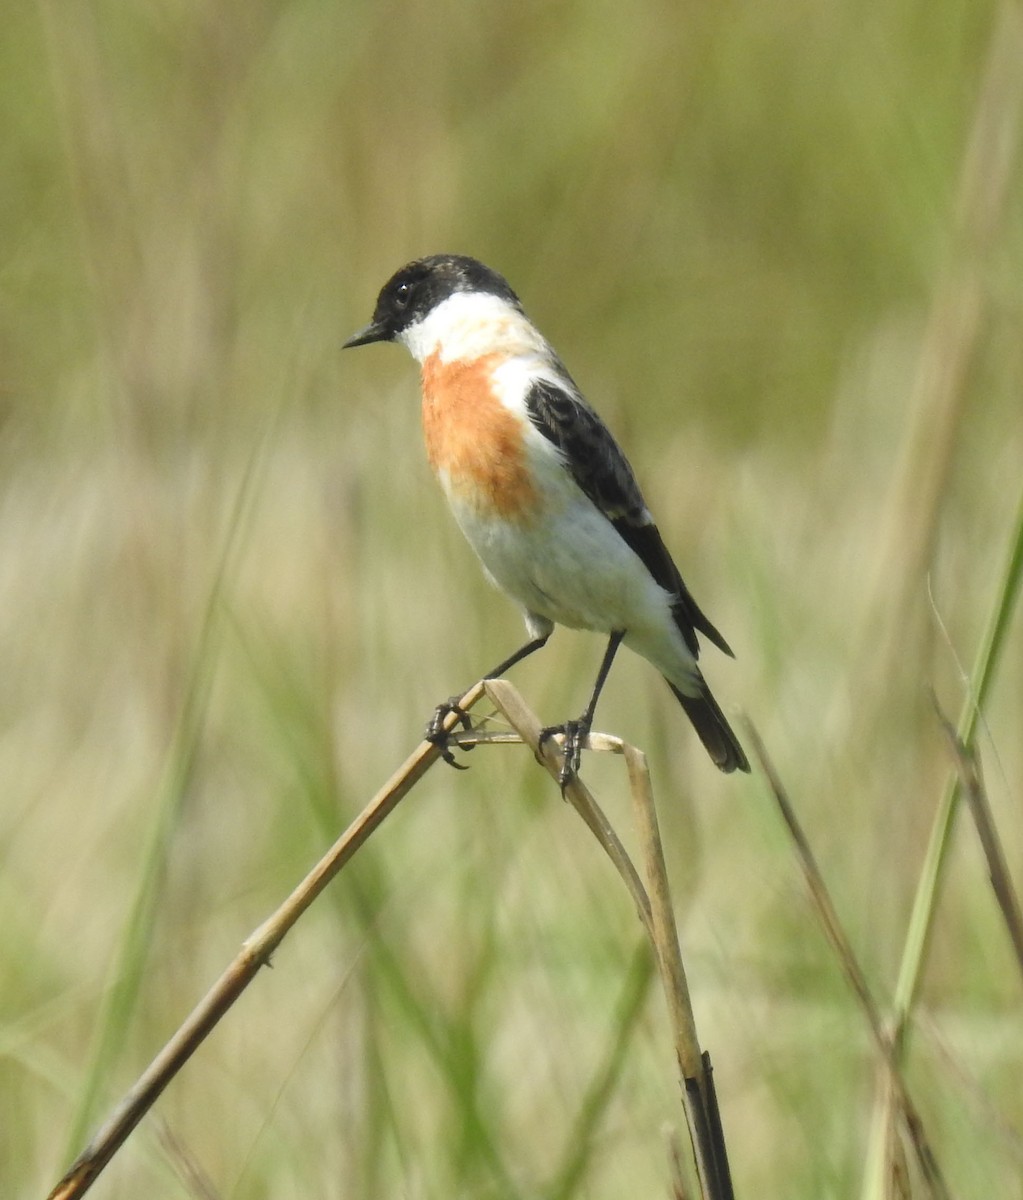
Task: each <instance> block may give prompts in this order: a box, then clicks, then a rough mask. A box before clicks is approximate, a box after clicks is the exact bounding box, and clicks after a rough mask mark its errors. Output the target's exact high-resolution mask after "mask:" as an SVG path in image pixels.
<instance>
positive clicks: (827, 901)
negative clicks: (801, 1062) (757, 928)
mask: <svg viewBox="0 0 1023 1200" xmlns="http://www.w3.org/2000/svg"><path fill="white" fill-rule="evenodd" d="M743 725H744V727H745V730H746V733H747V735H748V736H749V740H750V745H751V746H752V747H753V753H754V754H755V755H756V757H757V760H758V761H759V763H760V768H761V770H762V771H763V772H764V776H765V777H766V779H767V782H768V785H769V787H770V789H771V793H772V795H773V796H774V799H775V802H776V804H777V805H778V809H779V811H780V812H781V815H782V819H783V820H784V822H785V825H786V828H787V829H788V832H789V835H790V837H791V838H792V842H793V845H794V846H795V849H796V854H797V856H798V858H799V865H800V867H801V868H802V871H803V877H804V879H805V880H806V884H807V887H808V888H809V891H810V899H811V902H812V906H813V910H814V912H815V913H816V914H817V918H818V920H819V921H820V924H821V927H822V929H823V930H824V934H825V936H826V937H827V939H828V942H829V943H830V945H831V948H832V950H834V952H835V954H836V956H837V957H838V960H839V963H840V964H841V967H842V972H843V974H844V975H845V978H846V982H847V983H848V984H849V986H850V988H851V989H852V991H853V993H854V994H855V996H856V999H857V1000H858V1002H859V1005H860V1008H861V1009H862V1011H863V1015H864V1016H865V1017H866V1020H867V1025H868V1027H869V1029H870V1034H871V1037H872V1039H873V1041H874V1045H875V1046H876V1048H877V1050H878V1052H879V1053H880V1055H881V1058H882V1061H883V1062H884V1065H885V1071H886V1082H887V1086H888V1087H889V1088H890V1090H891V1094H892V1097H893V1099H894V1101H895V1103H896V1105H897V1107H898V1110H899V1111H900V1112H901V1114H902V1118H903V1121H904V1123H905V1128H906V1133H907V1135H908V1137H909V1141H910V1144H911V1145H912V1147H913V1150H914V1152H915V1154H916V1159H917V1162H918V1164H919V1166H920V1170H921V1172H922V1173H923V1177H924V1179H925V1181H926V1183H927V1186H928V1188H929V1189H930V1194H931V1195H932V1196H935V1197H940V1198H942V1200H947V1197H948V1196H949V1195H950V1193H949V1191H948V1188H947V1186H946V1184H945V1181H944V1178H943V1176H942V1174H941V1170H940V1168H939V1166H938V1162H937V1159H936V1158H935V1155H934V1151H933V1149H932V1148H931V1144H930V1142H929V1140H928V1138H927V1135H926V1132H925V1130H924V1127H923V1122H922V1120H921V1117H920V1113H919V1110H918V1109H917V1107H916V1105H915V1104H914V1102H913V1099H912V1097H911V1096H910V1093H909V1089H908V1087H907V1085H906V1080H905V1076H904V1075H903V1073H902V1068H901V1065H900V1063H899V1061H898V1057H897V1055H896V1053H895V1046H894V1043H893V1041H892V1038H891V1035H890V1034H889V1033H888V1031H887V1030H886V1029H885V1024H884V1021H883V1019H882V1017H881V1011H880V1009H879V1008H878V1006H877V1003H876V1001H875V1000H874V997H873V995H872V993H871V991H870V985H869V984H868V983H867V978H866V976H865V974H864V973H863V968H862V967H861V966H860V964H859V961H858V960H857V958H856V955H855V954H854V952H853V948H852V944H851V943H850V941H849V938H848V936H847V934H846V932H845V929H844V927H843V925H842V922H841V921H840V919H839V916H838V912H837V910H836V909H835V906H834V903H833V901H832V899H831V894H830V892H829V891H828V887H827V884H826V883H825V882H824V877H823V875H822V874H821V871H820V868H819V867H818V865H817V860H816V859H815V858H814V854H813V851H812V849H811V848H810V843H809V841H808V840H807V837H806V834H805V832H804V830H803V827H802V825H801V824H800V823H799V818H798V817H797V816H796V813H795V809H794V808H793V807H792V802H791V801H790V799H789V796H788V793H787V791H786V790H785V786H784V785H783V783H782V782H781V778H780V776H779V775H778V772H777V770H776V769H775V766H774V763H773V762H772V760H771V758H770V756H769V754H768V753H767V748H766V747H765V745H764V743H763V740H762V739H761V737H760V734H759V732H758V731H757V729H756V727H755V726H754V724H753V722H752V721H750V720H749V719H748V718H746V719H745V720H744V721H743ZM892 1150H893V1153H894V1147H892ZM893 1164H894V1165H895V1168H896V1173H897V1171H898V1164H897V1162H895V1160H894V1159H890V1160H889V1168H890V1169H891V1168H892V1166H893ZM891 1177H892V1172H891V1170H890V1171H889V1178H891Z"/></svg>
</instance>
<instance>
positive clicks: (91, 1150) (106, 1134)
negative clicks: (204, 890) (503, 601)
mask: <svg viewBox="0 0 1023 1200" xmlns="http://www.w3.org/2000/svg"><path fill="white" fill-rule="evenodd" d="M482 696H483V685H482V684H480V683H477V684H475V685H474V686H473V687H471V688H470V689H469V691H467V692H466V693H465V695H464V696H463V697H462V698H461V700H460V701H459V704H460V705H461V707H462V708H463V709H466V710H468V709H471V708H472V707H473V705H475V704H477V703H479V701H480V699H481V698H482ZM455 720H456V717H455V716H454V714H452V715H450V716H449V717H448V718H447V719H446V722H445V726H446V727H450V726H451V725H453V724H454V723H455ZM439 757H440V751H439V750H438V749H437V747H436V746H434V745H431V743H429V742H423V743H422V744H421V745H420V746H419V747H418V749H417V750H416V751H415V752H414V753H413V754H412V755H410V757H409V758H407V759H406V760H405V762H404V763H403V764H402V765H401V767H399V768H398V770H397V771H396V772H395V773H394V774H393V775H392V776H391V778H390V779H389V780H388V781H387V783H385V784H384V786H383V787H382V788H381V789H380V790H379V791H378V792H377V794H376V795H375V796H374V797H373V799H372V800H371V801H370V802H369V804H367V805H366V807H365V808H364V809H363V810H362V812H361V813H360V814H359V816H358V817H356V819H355V820H354V821H353V822H352V823H351V825H349V826H348V828H347V829H346V830H345V832H344V833H343V834H342V835H341V837H340V838H338V840H337V841H336V842H335V843H334V845H333V846H332V847H331V848H330V850H328V852H327V853H326V854H325V855H324V857H323V858H322V859H321V860H320V861H319V862H318V863H317V864H316V866H315V867H314V868H313V869H312V871H310V873H309V874H308V875H307V876H306V877H305V879H303V880H302V882H301V883H300V884H299V885H298V887H296V888H295V890H294V891H293V892H292V893H291V895H290V896H289V897H288V898H287V900H285V901H284V903H283V904H282V905H281V906H280V907H279V908H278V909H277V911H276V912H275V913H274V914H273V916H271V917H270V918H269V919H268V920H267V921H264V922H263V924H262V925H260V926H259V928H258V929H257V930H256V931H255V932H254V933H253V934H252V935H251V936H250V937H249V938H247V939H246V941H245V942H244V943H243V945H242V948H241V951H240V952H239V953H238V954H237V955H236V957H235V958H234V960H233V961H232V962H231V964H230V966H228V968H227V969H226V970H225V971H224V973H223V974H222V975H221V976H220V978H219V979H218V980H217V982H216V983H215V984H214V985H213V987H211V988H210V990H209V991H208V992H207V993H206V995H205V996H204V997H203V999H202V1000H201V1001H200V1002H199V1004H198V1005H196V1007H195V1008H194V1009H193V1010H192V1012H191V1014H190V1015H189V1017H188V1018H187V1020H186V1021H185V1022H184V1024H183V1025H181V1026H180V1028H179V1029H178V1031H177V1032H176V1033H175V1034H174V1036H173V1037H172V1038H171V1039H170V1041H169V1042H167V1044H166V1045H165V1046H164V1048H163V1049H162V1050H161V1051H160V1053H159V1054H158V1055H157V1056H156V1058H154V1059H153V1061H152V1062H151V1063H150V1065H149V1066H148V1067H147V1068H146V1070H145V1071H144V1072H143V1073H142V1075H141V1076H140V1077H139V1079H138V1081H137V1082H136V1083H135V1085H134V1086H133V1087H132V1088H131V1089H130V1091H129V1092H128V1093H127V1094H126V1095H125V1096H124V1098H123V1099H122V1100H121V1102H120V1103H119V1104H118V1105H117V1107H116V1108H115V1109H114V1111H113V1113H112V1114H111V1116H110V1117H109V1118H108V1120H107V1121H106V1123H105V1124H104V1125H103V1126H102V1127H101V1128H100V1130H99V1131H98V1132H97V1133H96V1135H95V1136H94V1137H93V1139H92V1141H91V1142H90V1143H89V1145H88V1146H87V1147H86V1149H85V1150H84V1151H83V1152H82V1153H81V1154H80V1155H79V1156H78V1158H77V1159H76V1160H75V1162H74V1163H73V1164H72V1166H71V1167H70V1168H69V1170H68V1171H67V1173H66V1174H65V1175H64V1177H63V1178H62V1179H61V1181H60V1182H59V1183H58V1184H57V1186H56V1187H55V1188H54V1189H53V1191H52V1192H51V1193H50V1195H49V1197H48V1200H72V1198H73V1197H77V1196H83V1195H84V1194H85V1193H86V1192H87V1191H88V1190H89V1188H90V1187H91V1186H92V1185H93V1183H95V1181H96V1179H97V1178H98V1177H99V1175H100V1174H101V1172H102V1171H103V1169H104V1168H105V1167H106V1165H107V1164H108V1163H109V1162H110V1160H111V1159H112V1158H113V1156H114V1155H115V1154H116V1153H117V1151H118V1149H119V1148H120V1146H121V1145H122V1144H123V1143H124V1141H125V1140H126V1139H127V1137H128V1136H129V1134H130V1133H131V1131H132V1130H133V1129H134V1128H135V1126H136V1125H138V1123H139V1121H141V1120H142V1118H143V1117H144V1116H145V1114H146V1113H147V1112H148V1111H149V1109H150V1108H151V1107H152V1106H153V1104H154V1103H155V1102H156V1100H157V1099H158V1097H159V1096H160V1094H161V1092H163V1090H164V1088H166V1086H167V1085H168V1084H169V1083H170V1081H171V1080H172V1079H173V1078H174V1076H175V1075H176V1074H177V1073H178V1071H180V1070H181V1068H182V1067H183V1066H184V1064H185V1063H186V1062H187V1061H188V1059H189V1058H191V1056H192V1054H194V1053H195V1051H196V1050H197V1049H198V1048H199V1046H200V1045H201V1044H202V1043H203V1041H205V1039H206V1037H207V1036H208V1035H209V1034H210V1033H211V1032H212V1031H213V1029H214V1028H215V1027H216V1025H217V1024H218V1023H219V1021H220V1019H221V1018H222V1017H223V1016H224V1015H225V1014H226V1013H227V1012H228V1010H229V1009H230V1008H231V1006H232V1005H233V1004H234V1002H235V1001H236V1000H237V999H238V997H239V996H240V995H241V994H242V992H244V991H245V989H246V988H247V987H248V986H249V984H250V983H251V982H252V980H253V979H254V978H255V977H256V974H257V973H258V971H259V969H260V967H264V966H266V965H267V964H268V963H269V961H270V958H271V956H272V954H273V953H274V951H275V950H276V949H277V947H278V946H279V945H280V944H281V942H282V941H283V940H284V938H285V936H286V935H287V934H288V932H289V931H290V930H291V929H292V928H293V927H294V925H295V923H296V922H297V921H298V919H299V918H300V917H301V916H302V914H303V913H304V912H305V911H306V909H307V908H308V907H309V906H310V905H311V904H312V903H313V901H314V900H315V899H316V897H317V896H319V894H320V893H321V892H322V891H323V889H324V888H325V887H326V886H327V884H328V883H330V881H331V880H332V879H333V878H334V876H335V875H337V873H338V872H339V871H340V870H341V868H342V867H343V866H344V865H345V864H346V863H347V862H348V861H349V860H350V859H351V858H352V856H353V855H354V854H355V852H356V851H357V850H358V849H359V848H360V847H361V846H362V845H363V844H364V843H365V842H366V841H367V839H368V838H369V837H370V835H371V834H372V833H373V832H374V831H375V830H376V829H377V828H378V827H379V826H380V824H381V823H382V822H383V820H384V818H385V817H387V816H388V815H389V814H390V813H391V812H393V811H394V809H395V808H396V807H397V805H398V803H399V801H401V800H402V799H403V797H405V796H406V795H407V794H408V792H409V791H410V790H411V789H412V788H413V787H414V786H415V785H416V784H417V783H418V782H419V780H420V779H421V778H422V777H423V775H425V774H426V772H427V771H428V770H429V768H430V767H432V766H433V764H434V763H435V762H436V761H437V760H438V759H439Z"/></svg>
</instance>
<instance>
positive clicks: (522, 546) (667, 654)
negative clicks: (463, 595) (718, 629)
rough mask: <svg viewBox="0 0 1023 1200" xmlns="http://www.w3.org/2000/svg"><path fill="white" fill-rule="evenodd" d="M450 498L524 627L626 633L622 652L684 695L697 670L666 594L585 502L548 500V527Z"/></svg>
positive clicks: (569, 498)
mask: <svg viewBox="0 0 1023 1200" xmlns="http://www.w3.org/2000/svg"><path fill="white" fill-rule="evenodd" d="M442 482H443V481H442ZM445 490H446V491H447V489H445ZM448 498H449V500H450V502H451V508H452V511H453V513H454V516H455V519H456V521H457V522H458V524H459V526H460V528H461V529H462V532H463V533H464V534H465V536H466V538H467V539H468V541H469V544H470V545H471V546H472V548H473V549H474V550H475V551H476V554H477V555H478V556H479V558H480V561H481V562H482V563H483V566H484V569H485V570H486V573H487V575H488V576H489V577H490V579H491V581H492V582H493V583H494V584H496V586H497V587H499V588H500V589H501V590H502V591H504V592H506V593H507V594H508V595H509V596H510V597H511V598H512V599H513V600H515V601H516V602H517V603H518V604H519V605H520V606H521V607H522V608H523V609H524V610H525V612H526V615H527V624H529V620H528V618H529V616H530V615H535V616H539V617H542V618H545V619H546V620H547V621H553V622H555V623H556V624H559V625H565V626H567V627H568V628H570V629H589V630H594V631H596V632H599V633H610V632H611V631H612V630H620V629H621V630H625V631H626V637H625V644H626V645H627V646H630V647H631V648H632V649H633V650H635V651H636V652H637V653H639V654H642V655H643V657H644V658H646V659H648V660H649V661H650V662H652V663H653V664H654V666H656V667H657V668H658V669H659V670H660V671H661V672H662V673H663V674H664V675H666V676H667V677H668V678H669V679H671V681H672V682H673V683H675V685H676V686H677V687H680V688H683V689H684V690H689V688H690V686H691V685H692V681H693V680H694V678H695V665H694V661H693V658H692V655H691V654H690V653H689V650H688V647H687V646H686V645H685V642H684V641H683V639H682V635H681V634H680V633H679V630H678V627H677V625H676V624H675V620H674V617H673V616H672V612H671V598H670V596H669V594H668V593H667V592H666V591H665V590H664V589H663V588H662V587H660V586H659V585H658V584H657V583H656V582H655V581H654V579H653V577H652V576H651V575H650V573H649V571H648V570H647V569H646V567H645V566H644V564H643V563H642V561H641V560H640V559H639V558H638V556H637V555H636V554H635V553H634V552H633V551H632V550H631V549H630V548H629V546H628V545H627V544H626V543H625V542H624V541H623V539H622V538H621V536H620V535H619V534H618V532H617V530H616V529H615V528H614V526H613V525H611V524H610V522H609V521H608V520H607V519H606V518H605V517H604V516H603V515H602V514H601V513H600V512H599V511H598V510H597V509H596V508H595V507H594V506H593V505H592V504H591V503H590V501H589V500H587V499H586V497H585V496H583V495H582V494H581V493H576V494H575V495H572V494H569V495H568V496H566V495H565V494H564V493H563V494H561V495H559V496H558V497H556V500H555V498H554V497H548V498H547V499H548V501H551V500H555V502H554V503H548V504H547V505H546V506H545V512H546V514H547V515H546V516H545V519H543V520H541V521H539V522H534V523H523V524H519V523H512V522H508V521H504V520H494V519H492V518H490V517H487V516H481V515H480V513H479V512H478V511H476V510H474V509H473V508H472V507H471V506H470V505H468V504H466V503H464V502H463V501H462V500H460V499H459V498H458V497H457V496H456V495H452V494H451V493H450V492H449V494H448ZM531 631H533V629H532V627H531Z"/></svg>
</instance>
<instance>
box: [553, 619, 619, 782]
mask: <svg viewBox="0 0 1023 1200" xmlns="http://www.w3.org/2000/svg"><path fill="white" fill-rule="evenodd" d="M623 637H625V630H624V629H616V630H615V631H614V632H613V633H612V634H611V637H610V639H609V640H608V643H607V649H606V650H605V651H604V661H603V662H602V663H601V664H600V670H599V671H598V672H597V679H596V682H595V683H594V685H593V692H592V694H591V696H590V702H589V704H587V706H586V711H585V712H584V713H583V715H582V716H581V717H580V718H579V719H578V720H577V721H566V722H565V723H564V725H549V726H548V727H547V728H546V729H542V730H541V731H540V745H541V747H542V746H543V744H544V742H545V741H546V740H547V739H548V738H549V737H553V736H554V735H555V734H557V733H561V734H564V737H565V744H564V755H565V761H564V763H563V764H562V767H561V774H560V775H559V776H558V783H560V784H561V790H562V791H564V790H565V788H566V787H567V786H568V781H569V780H570V779H571V778H572V776H573V775H574V774H575V773H576V772H577V771H578V770H579V760H580V758H581V757H582V744H583V742H585V741H586V739H587V737H589V734H590V727H591V726H592V724H593V714H594V713H595V712H596V711H597V700H598V698H599V697H600V693H601V691H602V690H603V687H604V684H605V683H606V682H607V676H608V672H609V671H610V670H611V664H612V663H613V662H614V658H615V655H616V654H617V653H618V647H619V646H620V645H621V644H622V638H623Z"/></svg>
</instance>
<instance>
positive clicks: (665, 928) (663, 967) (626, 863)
mask: <svg viewBox="0 0 1023 1200" xmlns="http://www.w3.org/2000/svg"><path fill="white" fill-rule="evenodd" d="M486 689H487V695H488V696H489V697H490V699H491V700H492V701H493V703H494V705H495V707H496V708H497V709H498V710H499V712H500V713H501V714H502V716H503V717H504V718H505V719H506V720H507V721H508V723H509V725H511V727H512V728H513V729H514V730H515V732H516V733H518V734H519V736H520V737H521V738H522V741H523V742H525V744H526V745H527V746H529V748H530V749H531V750H532V751H533V753H534V755H536V757H537V759H538V760H539V761H540V762H541V763H542V764H543V765H544V766H545V767H546V768H547V770H548V771H549V772H550V773H551V775H552V777H553V778H555V779H557V777H558V772H559V770H560V768H561V753H560V751H559V749H558V748H557V747H556V746H555V745H554V744H553V743H552V742H546V743H545V744H544V746H543V747H542V749H541V747H540V745H539V739H540V728H541V726H540V721H539V718H538V717H537V716H536V715H535V714H534V713H533V712H531V711H530V709H529V708H528V707H527V706H526V704H525V702H524V701H523V699H522V697H521V696H520V695H519V693H518V691H517V690H516V689H515V688H514V687H512V685H511V684H509V683H508V682H507V681H505V680H503V679H496V680H490V681H488V682H487V684H486ZM588 748H589V749H591V750H608V751H611V752H613V753H618V754H621V755H623V756H624V758H625V761H626V766H627V769H628V773H629V783H630V789H631V792H632V799H633V808H634V811H635V814H636V821H637V826H638V829H639V835H640V841H641V845H642V852H643V859H644V866H645V868H646V873H647V882H648V886H649V889H650V890H649V893H648V892H647V891H646V890H645V889H644V887H643V884H642V882H641V881H640V879H639V875H638V873H637V871H636V869H635V867H634V866H633V864H632V862H631V860H630V859H629V857H628V855H627V854H626V852H625V849H624V847H623V846H622V844H621V841H620V840H619V838H618V836H617V834H615V832H614V830H613V829H612V828H611V825H610V823H609V822H608V820H607V818H606V817H605V816H604V813H603V812H602V811H601V809H600V806H599V805H598V804H597V802H596V801H595V800H594V798H593V796H592V795H591V793H590V791H589V789H588V788H587V787H586V785H585V784H584V783H583V782H582V781H581V780H580V779H578V778H575V779H573V780H571V781H570V782H569V784H568V786H567V787H566V788H565V799H566V800H568V801H569V802H570V803H571V805H572V806H573V808H575V810H576V812H578V813H579V815H580V816H581V817H582V819H583V820H584V821H585V822H586V824H587V826H588V827H589V828H590V830H591V831H592V832H593V834H594V836H596V838H597V840H598V841H599V842H600V844H601V846H602V847H603V848H604V850H605V852H606V853H607V855H608V857H609V858H610V859H611V861H612V862H613V863H614V866H615V869H616V870H617V871H618V873H619V874H620V875H621V877H622V879H623V881H624V883H625V885H626V887H627V888H628V889H629V892H630V894H631V895H632V898H633V900H634V901H635V903H636V908H637V911H638V912H639V915H640V919H641V920H642V922H643V925H644V928H645V929H646V931H647V934H648V936H649V938H650V941H651V944H652V946H653V950H654V955H655V958H656V961H657V966H658V972H659V974H660V976H661V982H662V985H663V987H664V990H665V995H666V997H667V1001H668V1015H669V1019H670V1022H671V1026H672V1035H673V1040H674V1045H675V1054H676V1058H677V1061H678V1065H679V1072H680V1082H681V1087H682V1099H683V1105H684V1108H685V1113H686V1120H687V1122H688V1125H689V1134H690V1138H691V1140H692V1145H693V1155H694V1158H695V1161H696V1167H697V1174H698V1176H699V1182H700V1187H701V1192H702V1195H703V1196H704V1197H705V1200H731V1197H732V1196H733V1191H732V1182H731V1177H730V1174H729V1169H728V1160H727V1154H726V1149H725V1142H724V1135H723V1131H722V1127H721V1118H720V1113H719V1110H718V1107H717V1098H716V1096H715V1093H714V1085H713V1080H712V1077H711V1071H710V1060H709V1058H708V1057H707V1056H706V1055H705V1054H704V1053H703V1052H702V1051H701V1049H700V1044H699V1039H698V1038H697V1034H696V1022H695V1019H694V1017H693V1009H692V1003H691V1001H690V998H689V987H688V983H687V982H686V976H685V970H684V967H683V964H682V957H681V953H680V950H679V943H678V933H677V930H676V927H675V916H674V911H673V909H672V905H671V892H670V889H669V886H668V877H667V871H666V868H665V864H664V854H663V851H662V848H661V838H660V832H659V828H658V823H657V814H656V810H655V808H654V803H653V791H652V788H651V785H650V773H649V771H648V769H647V765H646V757H645V755H643V753H642V752H641V751H639V750H637V749H636V748H635V747H633V746H629V745H628V744H627V743H625V742H623V741H621V740H620V739H618V738H611V737H608V736H607V735H605V734H593V735H591V737H590V739H589V742H588Z"/></svg>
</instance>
